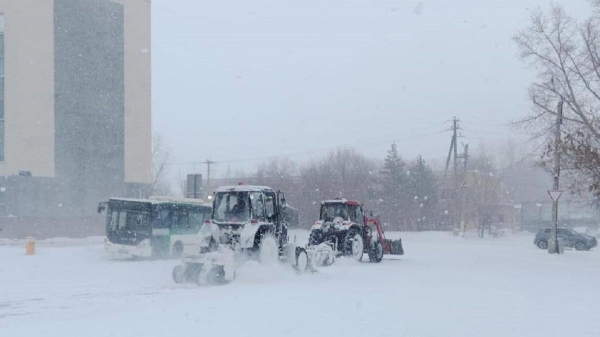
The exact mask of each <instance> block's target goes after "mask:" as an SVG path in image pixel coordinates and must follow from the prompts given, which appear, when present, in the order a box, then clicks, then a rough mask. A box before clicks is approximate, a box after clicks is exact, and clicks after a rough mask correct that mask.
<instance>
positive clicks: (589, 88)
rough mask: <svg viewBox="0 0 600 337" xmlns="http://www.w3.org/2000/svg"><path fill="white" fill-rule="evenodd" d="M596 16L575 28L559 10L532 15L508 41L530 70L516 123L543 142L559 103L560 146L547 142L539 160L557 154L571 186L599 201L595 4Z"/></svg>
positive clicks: (599, 40) (599, 34)
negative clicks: (528, 107) (525, 110)
mask: <svg viewBox="0 0 600 337" xmlns="http://www.w3.org/2000/svg"><path fill="white" fill-rule="evenodd" d="M592 5H593V6H594V8H595V9H596V12H595V13H594V14H593V15H592V16H591V17H589V18H588V19H586V20H584V21H583V22H577V21H576V20H574V19H573V18H572V17H570V16H569V15H567V13H566V12H565V10H564V9H563V7H562V6H560V5H552V6H551V7H550V10H549V11H548V12H544V11H543V10H541V9H539V8H538V9H536V10H535V11H533V13H532V15H531V22H530V25H529V26H528V27H526V28H525V29H523V30H522V31H520V32H519V33H518V34H517V35H516V36H515V37H514V41H515V43H516V44H517V46H518V48H519V51H520V56H521V58H522V59H523V60H525V61H527V62H529V64H530V65H531V66H532V67H533V68H534V69H535V70H536V81H535V82H533V83H532V84H531V86H530V87H529V96H530V99H531V102H532V106H533V113H532V114H531V115H530V116H528V117H527V118H525V119H523V120H522V121H521V124H522V125H523V126H525V127H528V128H532V129H534V130H536V131H537V135H538V136H540V137H542V136H545V135H546V133H547V132H548V131H549V130H552V129H553V128H554V125H555V123H556V114H557V109H556V106H557V103H558V102H559V101H560V100H563V101H564V111H563V112H564V116H563V130H564V131H563V132H564V133H565V134H566V136H565V141H564V143H563V144H552V143H551V142H550V141H548V146H547V150H546V151H545V153H544V154H545V155H546V156H545V157H546V158H547V157H548V155H550V154H552V153H554V151H561V152H562V153H563V154H564V157H565V161H564V164H565V168H567V169H570V170H571V172H570V173H571V174H572V175H574V177H579V179H577V178H575V179H573V181H578V182H579V183H581V182H587V186H589V188H590V189H591V190H593V191H594V192H595V194H596V196H600V172H598V170H597V167H598V166H597V164H598V163H599V162H598V158H599V156H598V149H599V147H600V16H599V15H598V14H599V11H598V10H599V9H600V1H597V0H596V1H593V2H592Z"/></svg>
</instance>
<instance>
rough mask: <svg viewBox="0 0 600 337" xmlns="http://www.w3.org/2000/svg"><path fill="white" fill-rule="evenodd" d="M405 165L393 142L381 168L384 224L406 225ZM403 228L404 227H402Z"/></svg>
mask: <svg viewBox="0 0 600 337" xmlns="http://www.w3.org/2000/svg"><path fill="white" fill-rule="evenodd" d="M405 166H406V165H405V163H404V162H403V161H402V158H401V157H400V155H399V154H398V149H397V148H396V143H395V142H394V143H393V144H392V146H391V149H390V150H389V151H388V153H387V156H386V158H385V164H384V166H383V172H382V173H383V175H384V179H383V184H384V185H383V195H382V199H383V206H384V210H383V212H382V213H383V215H384V217H385V220H384V221H385V222H387V223H390V224H395V225H396V226H398V227H397V228H398V229H399V228H400V226H402V225H406V223H407V221H406V220H407V217H406V216H405V214H404V213H406V195H407V192H408V191H406V187H407V175H406V170H405ZM402 227H405V226H402Z"/></svg>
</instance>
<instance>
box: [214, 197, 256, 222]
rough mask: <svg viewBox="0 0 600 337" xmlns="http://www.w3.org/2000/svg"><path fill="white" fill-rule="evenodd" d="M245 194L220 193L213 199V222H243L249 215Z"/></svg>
mask: <svg viewBox="0 0 600 337" xmlns="http://www.w3.org/2000/svg"><path fill="white" fill-rule="evenodd" d="M248 201H249V198H248V193H246V192H222V193H217V195H216V197H215V209H214V213H213V214H214V220H215V221H219V222H245V221H247V220H248V217H249V215H250V207H249V205H248Z"/></svg>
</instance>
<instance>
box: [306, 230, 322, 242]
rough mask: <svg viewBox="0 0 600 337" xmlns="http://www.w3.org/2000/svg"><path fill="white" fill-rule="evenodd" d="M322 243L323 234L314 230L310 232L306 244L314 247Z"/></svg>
mask: <svg viewBox="0 0 600 337" xmlns="http://www.w3.org/2000/svg"><path fill="white" fill-rule="evenodd" d="M322 241H323V232H322V231H321V230H320V229H315V230H312V231H310V236H309V237H308V244H309V245H311V246H316V245H318V244H320V243H321V242H322Z"/></svg>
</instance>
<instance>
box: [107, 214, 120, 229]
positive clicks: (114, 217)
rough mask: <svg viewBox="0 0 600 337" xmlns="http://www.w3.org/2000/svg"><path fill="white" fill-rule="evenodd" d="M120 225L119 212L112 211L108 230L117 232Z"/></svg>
mask: <svg viewBox="0 0 600 337" xmlns="http://www.w3.org/2000/svg"><path fill="white" fill-rule="evenodd" d="M118 225H119V212H118V211H111V212H110V218H109V222H108V228H109V229H110V230H113V231H114V230H117V229H118Z"/></svg>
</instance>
